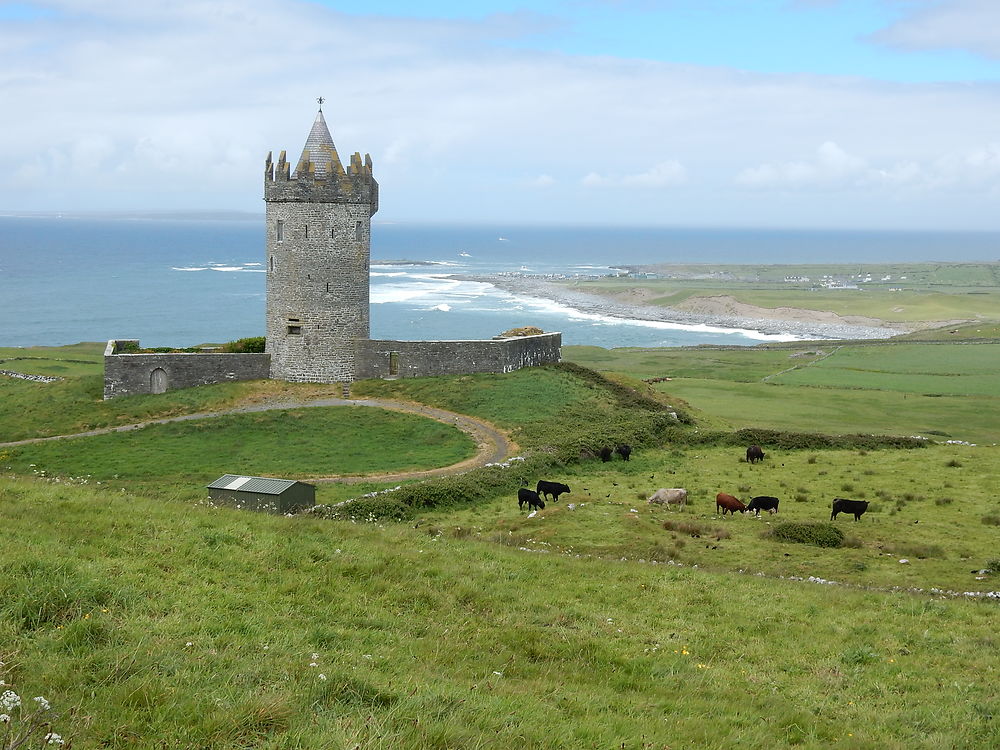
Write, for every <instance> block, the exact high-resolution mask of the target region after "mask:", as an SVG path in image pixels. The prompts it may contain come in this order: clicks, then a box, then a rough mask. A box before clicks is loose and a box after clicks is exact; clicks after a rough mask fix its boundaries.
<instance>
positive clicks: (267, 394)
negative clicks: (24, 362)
mask: <svg viewBox="0 0 1000 750" xmlns="http://www.w3.org/2000/svg"><path fill="white" fill-rule="evenodd" d="M103 393H104V385H103V376H102V375H83V376H79V377H68V378H66V379H65V380H61V381H58V382H55V383H32V382H28V381H24V380H15V379H12V378H4V377H0V442H6V441H14V440H23V439H26V438H34V437H48V436H50V435H65V434H71V433H75V432H84V431H86V430H91V429H95V428H98V427H109V426H115V425H124V424H134V423H138V422H143V421H146V420H150V419H158V418H161V417H174V416H178V415H181V414H191V413H196V412H204V411H221V410H224V409H232V408H236V407H238V406H243V405H246V404H250V403H256V402H259V401H262V400H267V399H271V400H280V401H294V400H296V399H308V398H315V397H320V396H326V397H332V396H339V395H340V389H339V387H337V386H335V385H327V386H324V385H316V384H311V383H281V382H278V381H271V380H259V381H246V382H242V383H219V384H217V385H207V386H201V387H199V388H188V389H185V390H179V391H168V392H167V393H162V394H159V395H156V396H129V397H126V398H116V399H111V400H110V401H104V400H103Z"/></svg>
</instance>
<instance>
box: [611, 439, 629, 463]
mask: <svg viewBox="0 0 1000 750" xmlns="http://www.w3.org/2000/svg"><path fill="white" fill-rule="evenodd" d="M615 453H617V454H618V455H619V456H621V457H622V459H623V460H625V461H628V457H629V456H631V455H632V446H631V445H626V444H625V443H621V444H620V445H619V446H618V447H617V448H615Z"/></svg>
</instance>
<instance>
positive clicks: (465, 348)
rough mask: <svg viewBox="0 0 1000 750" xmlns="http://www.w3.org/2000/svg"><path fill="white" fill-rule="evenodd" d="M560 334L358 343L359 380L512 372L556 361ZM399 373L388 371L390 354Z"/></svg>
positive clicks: (558, 352) (560, 339)
mask: <svg viewBox="0 0 1000 750" xmlns="http://www.w3.org/2000/svg"><path fill="white" fill-rule="evenodd" d="M561 345H562V334H561V333H543V334H540V335H537V336H518V337H514V338H508V339H484V340H469V341H373V340H370V341H360V342H358V355H357V360H356V362H357V376H358V377H359V378H391V377H400V378H416V377H426V376H430V375H467V374H470V373H474V372H496V373H503V372H513V371H514V370H520V369H521V368H522V367H534V366H537V365H546V364H552V363H555V362H559V360H560V347H561ZM392 354H395V355H396V364H397V367H398V371H397V372H396V373H391V372H390V361H391V355H392Z"/></svg>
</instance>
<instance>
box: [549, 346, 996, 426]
mask: <svg viewBox="0 0 1000 750" xmlns="http://www.w3.org/2000/svg"><path fill="white" fill-rule="evenodd" d="M563 356H564V357H565V358H566V359H568V360H570V361H573V362H576V363H578V364H581V365H583V366H585V367H591V368H594V369H597V370H600V371H604V372H618V373H623V374H626V375H629V376H632V377H635V378H639V379H656V380H658V381H659V382H656V383H654V384H653V387H654V388H656V389H657V390H658V391H662V392H664V393H669V394H670V395H671V396H674V397H676V398H680V399H683V400H684V401H686V402H688V403H689V404H690V405H691V406H692V407H693V408H695V409H697V410H698V411H699V412H701V413H703V414H704V415H706V416H708V417H710V418H711V419H712V420H713V424H715V425H717V426H725V427H729V428H739V427H748V426H757V427H769V428H773V429H782V430H809V431H822V432H835V433H840V432H859V431H860V432H874V433H881V434H887V433H888V434H902V435H923V436H925V437H932V438H937V439H956V440H964V441H968V442H976V443H979V442H988V443H996V442H1000V420H998V419H997V416H998V414H1000V381H998V379H997V378H996V377H995V376H994V374H993V369H994V367H995V366H994V364H993V363H994V362H997V361H1000V344H998V343H995V342H994V341H993V340H984V341H967V342H966V343H951V342H947V343H941V342H922V343H918V342H917V341H915V340H908V341H906V342H904V341H900V342H896V341H892V342H882V343H869V342H853V343H852V342H809V343H806V344H803V343H797V344H796V343H793V344H785V345H781V346H777V345H768V346H767V347H754V348H753V349H736V348H729V349H714V348H708V347H703V348H702V347H699V348H695V349H690V348H675V349H599V348H596V347H565V349H564V352H563Z"/></svg>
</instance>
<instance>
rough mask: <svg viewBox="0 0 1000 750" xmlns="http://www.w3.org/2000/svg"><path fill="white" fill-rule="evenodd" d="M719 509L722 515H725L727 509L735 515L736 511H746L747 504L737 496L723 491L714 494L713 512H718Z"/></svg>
mask: <svg viewBox="0 0 1000 750" xmlns="http://www.w3.org/2000/svg"><path fill="white" fill-rule="evenodd" d="M720 509H721V510H722V515H726V511H727V510H728V511H729V512H730V513H732V514H734V515H735V513H736V511H739V512H740V513H746V511H747V506H745V505H744V504H743V503H742V501H740V500H739V499H738V498H735V497H733V496H732V495H727V494H726V493H725V492H720V493H719V494H718V495H716V496H715V512H716V513H718V512H719V510H720Z"/></svg>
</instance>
